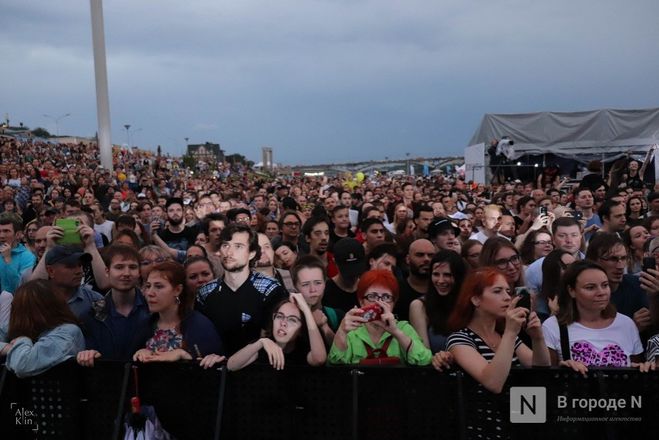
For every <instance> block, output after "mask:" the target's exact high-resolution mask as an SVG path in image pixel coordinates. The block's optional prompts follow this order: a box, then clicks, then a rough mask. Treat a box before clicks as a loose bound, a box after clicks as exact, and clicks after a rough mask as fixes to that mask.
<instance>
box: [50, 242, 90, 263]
mask: <svg viewBox="0 0 659 440" xmlns="http://www.w3.org/2000/svg"><path fill="white" fill-rule="evenodd" d="M89 261H92V256H91V254H88V253H86V252H81V251H80V248H77V247H74V246H62V245H57V246H55V247H54V248H52V249H51V250H49V251H48V253H47V254H46V265H48V266H52V265H54V264H64V265H65V266H73V265H75V264H77V263H79V262H80V263H84V262H89Z"/></svg>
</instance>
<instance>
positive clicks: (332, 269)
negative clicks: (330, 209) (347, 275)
mask: <svg viewBox="0 0 659 440" xmlns="http://www.w3.org/2000/svg"><path fill="white" fill-rule="evenodd" d="M302 233H303V234H304V238H305V239H306V240H307V243H309V255H313V256H315V257H317V258H319V259H320V261H322V262H323V264H324V265H325V273H326V274H327V277H328V278H332V277H333V276H335V275H336V274H338V273H339V269H338V268H337V267H336V263H335V262H334V255H332V253H331V252H329V251H328V250H327V248H328V246H329V239H330V231H329V220H327V219H326V218H325V217H312V218H310V219H309V220H307V221H306V222H304V227H303V228H302Z"/></svg>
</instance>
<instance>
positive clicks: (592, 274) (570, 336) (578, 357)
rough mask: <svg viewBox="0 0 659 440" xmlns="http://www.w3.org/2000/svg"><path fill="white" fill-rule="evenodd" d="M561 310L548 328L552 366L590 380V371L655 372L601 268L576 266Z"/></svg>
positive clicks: (567, 276) (548, 322) (582, 263)
mask: <svg viewBox="0 0 659 440" xmlns="http://www.w3.org/2000/svg"><path fill="white" fill-rule="evenodd" d="M558 306H559V311H558V315H556V316H551V317H550V318H548V319H547V320H546V321H545V322H544V324H543V329H544V334H545V341H546V343H547V346H548V347H549V352H550V355H551V361H552V365H562V366H566V367H569V368H572V369H573V370H574V371H577V372H580V373H583V374H584V375H585V373H586V372H587V371H588V368H589V367H629V366H632V367H638V368H639V369H640V371H642V372H646V371H648V370H654V368H655V364H654V363H653V362H643V345H642V344H641V339H640V337H639V334H638V329H637V328H636V325H635V324H634V321H633V320H632V319H631V318H629V317H627V316H625V315H623V314H622V313H617V312H616V309H615V307H614V306H613V304H611V288H610V287H609V280H608V278H607V275H606V271H605V270H604V269H603V268H602V267H601V266H600V265H598V264H597V263H594V262H592V261H589V260H583V261H577V262H575V263H573V264H572V265H570V267H568V269H567V270H566V271H565V273H564V274H563V279H562V283H561V290H560V293H559V297H558ZM561 327H563V328H565V330H563V331H561ZM561 333H563V335H561ZM563 347H565V351H568V352H567V353H566V352H565V351H564V349H563Z"/></svg>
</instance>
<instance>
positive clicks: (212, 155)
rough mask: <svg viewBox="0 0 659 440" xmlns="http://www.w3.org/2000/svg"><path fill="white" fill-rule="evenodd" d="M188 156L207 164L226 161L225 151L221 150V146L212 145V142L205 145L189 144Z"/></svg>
mask: <svg viewBox="0 0 659 440" xmlns="http://www.w3.org/2000/svg"><path fill="white" fill-rule="evenodd" d="M188 156H192V157H194V158H195V159H196V160H198V161H203V162H207V163H208V162H222V161H224V151H223V150H222V149H221V148H220V144H212V143H210V142H206V143H204V144H188Z"/></svg>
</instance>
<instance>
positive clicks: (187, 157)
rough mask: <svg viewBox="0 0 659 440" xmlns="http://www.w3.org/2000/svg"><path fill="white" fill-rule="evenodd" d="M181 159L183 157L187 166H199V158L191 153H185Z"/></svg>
mask: <svg viewBox="0 0 659 440" xmlns="http://www.w3.org/2000/svg"><path fill="white" fill-rule="evenodd" d="M181 159H183V164H184V165H185V166H186V168H189V169H191V170H194V169H195V167H196V166H197V159H195V158H194V157H192V156H190V155H187V154H186V155H185V156H183V157H182V158H181Z"/></svg>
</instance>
